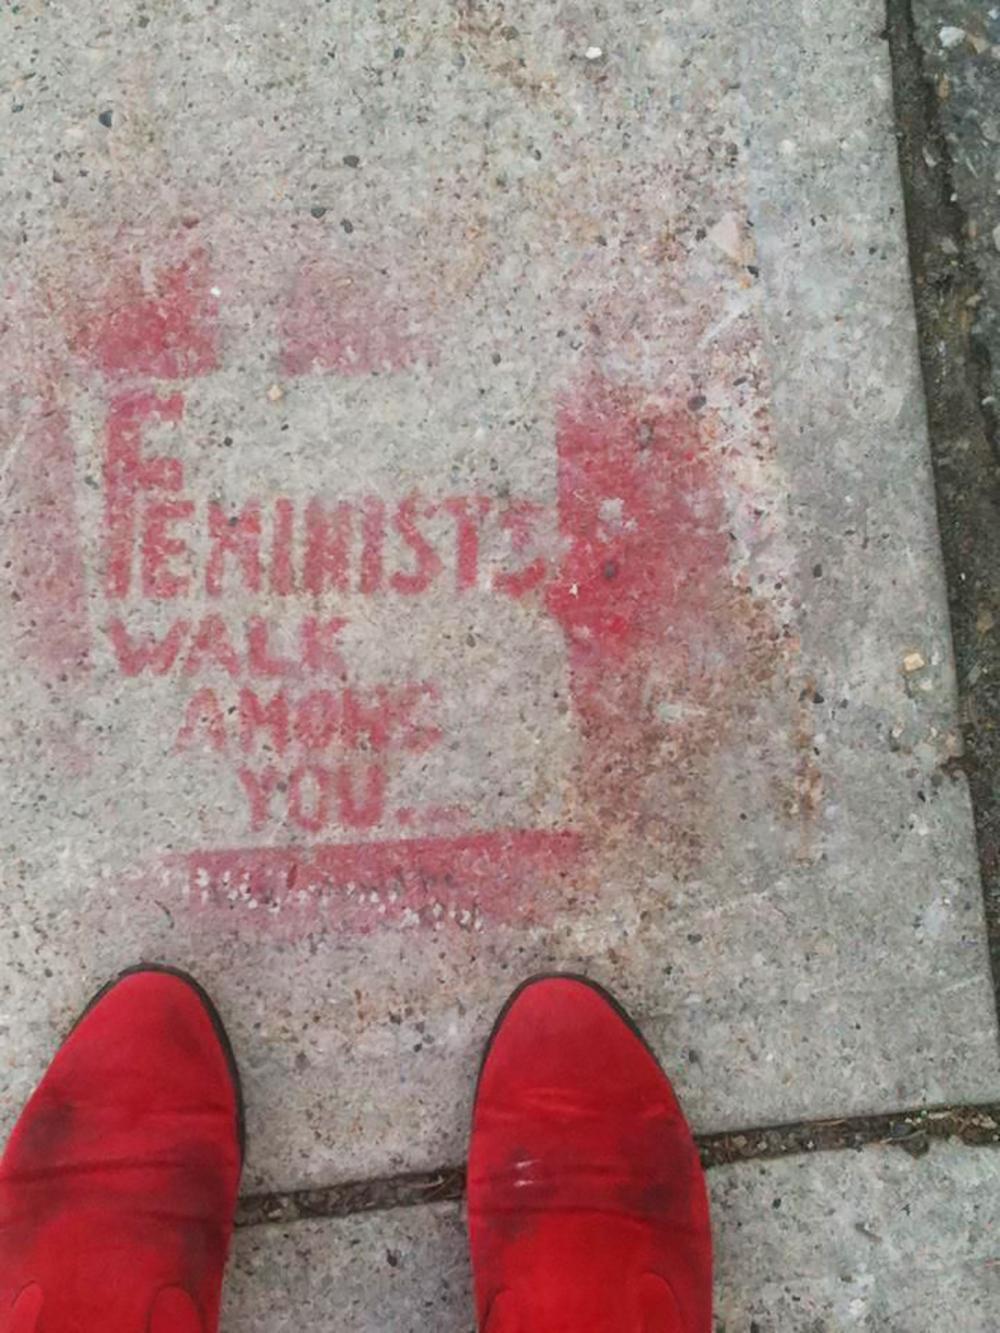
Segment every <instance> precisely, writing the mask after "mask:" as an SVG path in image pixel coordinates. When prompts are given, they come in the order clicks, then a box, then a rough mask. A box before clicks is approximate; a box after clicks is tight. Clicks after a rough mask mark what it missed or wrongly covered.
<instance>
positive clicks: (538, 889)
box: [171, 829, 581, 934]
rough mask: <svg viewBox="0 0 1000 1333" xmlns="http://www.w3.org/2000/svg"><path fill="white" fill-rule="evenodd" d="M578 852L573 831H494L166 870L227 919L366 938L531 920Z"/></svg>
mask: <svg viewBox="0 0 1000 1333" xmlns="http://www.w3.org/2000/svg"><path fill="white" fill-rule="evenodd" d="M580 853H581V845H580V839H579V837H578V835H577V834H575V833H572V832H568V831H555V832H546V831H541V830H523V829H499V830H496V831H493V832H489V833H472V834H467V835H465V836H464V837H453V838H450V837H449V838H412V839H401V840H399V841H395V842H363V843H327V844H323V845H320V846H316V847H306V848H298V847H288V848H285V847H281V848H269V847H247V848H237V849H235V850H222V851H207V852H190V853H187V854H186V855H184V856H183V857H179V858H177V859H176V860H175V861H173V862H172V863H171V864H175V865H176V864H180V865H181V866H182V868H183V871H184V874H185V877H186V882H187V885H188V891H189V895H190V897H189V901H190V904H191V906H192V907H193V908H194V909H195V910H198V909H201V910H203V911H208V912H211V913H218V912H225V913H227V914H233V915H236V916H238V917H239V918H240V920H241V921H244V922H246V923H247V924H249V925H254V926H259V927H260V928H262V929H266V930H272V929H276V928H280V927H281V926H284V927H286V928H289V929H292V930H294V931H296V932H301V931H302V930H304V929H309V928H310V927H311V926H312V925H313V924H314V923H315V922H317V921H318V922H320V923H321V924H322V925H323V926H333V927H334V928H336V929H340V930H346V931H349V932H352V933H359V934H366V933H368V932H369V931H371V930H373V929H376V928H377V927H379V926H382V925H386V924H389V923H393V922H401V923H402V924H413V925H416V924H418V923H419V924H420V925H421V926H423V927H430V928H433V927H434V926H435V925H437V924H438V923H441V925H442V926H445V925H448V926H465V927H466V928H468V927H469V926H471V925H474V924H475V923H476V922H477V921H480V920H482V921H493V922H507V923H510V922H517V923H521V924H525V923H527V922H530V921H533V920H535V919H536V916H537V911H538V906H539V904H541V903H544V902H545V901H546V897H547V896H548V895H551V894H552V893H553V891H554V892H556V893H561V891H562V889H563V887H564V885H565V881H566V880H567V877H568V876H569V875H570V874H571V872H572V871H573V869H574V867H575V865H576V864H577V862H578V860H579V857H580ZM373 895H375V900H374V901H373ZM252 904H256V906H253V905H252ZM414 913H415V914H416V917H417V920H416V921H415V920H414V917H413V914H414Z"/></svg>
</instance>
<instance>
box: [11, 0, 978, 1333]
mask: <svg viewBox="0 0 1000 1333" xmlns="http://www.w3.org/2000/svg"><path fill="white" fill-rule="evenodd" d="M827 10H832V12H827ZM883 22H884V15H883V13H882V9H881V6H880V5H879V4H877V3H873V2H872V0H844V2H843V3H841V4H839V5H837V6H830V7H827V6H812V5H805V4H793V3H791V2H790V0H780V2H779V3H771V4H768V5H764V4H748V3H740V2H738V0H717V2H716V3H713V4H711V5H710V4H708V3H707V2H705V3H703V2H702V0H684V3H681V4H678V5H676V6H672V7H670V10H669V12H668V11H664V10H663V9H662V8H661V7H660V6H657V5H654V4H652V3H648V2H647V0H609V2H607V3H602V4H590V3H582V4H571V3H566V4H558V5H556V6H553V7H547V6H546V7H540V6H532V5H527V4H520V3H509V4H506V5H501V4H499V3H496V4H494V3H483V4H480V3H473V2H472V0H453V2H446V0H427V2H426V3H421V4H419V5H418V4H416V3H413V2H412V0H390V2H389V3H386V4H384V5H380V6H379V7H378V8H377V9H376V8H373V7H371V6H368V5H364V4H359V3H349V4H341V5H338V6H332V5H328V4H324V3H320V0H303V3H301V4H298V5H296V6H288V7H275V6H273V5H265V4H263V3H260V0H249V2H248V0H243V3H240V4H236V3H233V0H221V2H220V3H215V4H211V5H209V4H199V3H191V4H177V3H170V4H167V3H160V0H150V3H148V4H146V5H145V6H144V7H142V8H139V7H136V6H132V5H126V4H123V3H120V0H112V3H109V4H104V5H101V6H97V5H93V4H86V3H84V4H77V5H75V6H72V7H70V6H68V5H65V6H64V5H61V4H52V3H44V4H43V3H30V2H29V3H23V4H21V5H18V6H13V7H11V10H10V12H9V13H8V14H7V15H6V16H5V18H4V26H5V28H6V30H7V32H8V34H9V40H8V42H6V43H5V44H4V45H3V49H2V54H0V62H2V63H3V71H4V80H5V85H6V86H7V87H8V89H9V94H10V99H11V106H10V120H9V122H8V139H7V148H8V165H7V167H6V169H5V174H4V180H3V185H4V190H5V198H4V208H3V219H4V224H5V225H4V232H3V235H4V243H5V258H6V260H7V262H6V264H5V281H4V291H5V321H6V339H5V358H4V366H3V371H2V373H3V375H4V377H5V380H6V383H5V385H4V388H5V393H4V395H3V399H2V402H3V412H4V438H5V453H4V473H3V476H4V500H3V503H4V506H5V515H6V518H7V522H6V523H5V526H4V533H5V553H4V557H3V559H4V563H5V574H6V576H7V579H8V583H9V595H8V598H7V599H5V604H4V605H5V614H6V615H7V618H8V619H7V633H6V634H5V635H4V637H3V642H2V643H0V653H2V654H3V672H4V680H5V683H6V686H7V693H8V707H7V709H6V710H5V717H4V723H3V727H4V733H3V738H2V740H3V743H2V746H0V763H2V765H3V772H4V778H3V781H4V790H5V793H6V795H7V804H8V817H7V825H6V838H5V844H6V845H5V851H6V855H5V856H4V858H3V874H4V876H5V888H4V892H3V897H2V901H0V911H2V913H3V915H2V917H0V920H2V922H3V924H2V928H0V957H2V966H0V1026H2V1027H4V1028H5V1029H6V1030H5V1031H4V1033H3V1040H4V1050H5V1054H6V1060H7V1067H8V1077H7V1078H6V1079H5V1080H4V1084H3V1088H2V1092H0V1120H2V1124H0V1129H2V1130H6V1129H7V1128H8V1127H9V1125H10V1124H11V1123H12V1121H13V1118H14V1116H15V1114H16V1112H17V1109H18V1107H19V1105H20V1103H21V1101H22V1100H23V1098H24V1096H25V1095H26V1093H27V1091H28V1089H29V1088H30V1087H31V1086H32V1084H33V1082H34V1080H35V1079H36V1078H37V1076H38V1074H39V1072H40V1070H41V1069H42V1067H43V1066H44V1064H45V1062H46V1060H47V1058H48V1053H49V1051H50V1050H51V1047H52V1045H53V1043H54V1042H55V1041H56V1039H57V1037H58V1035H59V1034H60V1033H61V1032H62V1031H63V1030H65V1027H66V1025H67V1023H68V1022H69V1021H70V1019H71V1017H72V1016H73V1014H74V1013H75V1012H76V1011H77V1010H79V1008H80V1007H81V1006H82V1004H83V1003H84V1002H85V1000H86V998H87V997H88V995H89V993H90V992H91V991H92V990H93V989H95V988H96V986H97V985H98V984H100V982H101V981H102V980H103V979H104V978H105V977H106V976H107V975H108V974H109V973H112V972H113V971H114V970H115V969H117V968H119V967H121V966H123V965H125V964H127V963H129V962H132V961H134V960H135V959H137V958H140V957H141V958H157V959H161V960H164V961H169V962H171V963H173V964H176V965H179V966H182V967H185V968H188V969H190V970H191V971H193V972H195V973H196V974H197V975H198V976H199V978H200V979H201V980H202V981H203V982H204V984H205V985H206V986H207V987H208V988H209V989H210V990H211V991H212V992H213V994H214V995H215V997H216V998H217V1000H218V1002H219V1005H220V1007H221V1009H222V1011H223V1013H224V1014H225V1016H226V1020H227V1023H228V1025H229V1027H230V1029H231V1033H232V1036H233V1040H234V1044H235V1047H236V1050H237V1052H238V1055H239V1058H240V1062H241V1066H242V1069H243V1072H244V1077H245V1083H246V1092H247V1097H248V1106H249V1136H250V1145H251V1147H250V1158H249V1161H248V1166H247V1175H246V1182H245V1187H246V1190H247V1192H248V1194H252V1195H255V1196H259V1195H264V1196H265V1198H264V1200H263V1202H262V1203H260V1204H259V1206H258V1205H255V1208H256V1212H254V1214H253V1217H254V1219H255V1220H254V1221H253V1224H252V1225H248V1226H247V1227H246V1228H245V1229H244V1230H243V1231H242V1232H241V1235H240V1245H239V1247H238V1254H237V1263H236V1271H235V1273H234V1282H233V1290H232V1303H231V1314H230V1327H232V1328H236V1327H245V1326H247V1325H252V1326H254V1327H260V1328H262V1329H268V1330H271V1329H274V1330H277V1329H283V1328H286V1327H287V1328H291V1327H296V1328H298V1327H301V1326H302V1325H303V1324H305V1323H309V1324H322V1325H323V1326H324V1327H327V1328H331V1329H337V1330H348V1329H352V1330H353V1329H376V1328H378V1329H382V1328H392V1329H407V1328H411V1327H413V1328H416V1327H418V1326H423V1325H424V1324H425V1323H426V1322H427V1319H428V1317H429V1316H431V1317H433V1318H434V1319H435V1321H436V1324H437V1326H438V1327H439V1328H442V1329H451V1328H454V1329H456V1330H458V1329H461V1328H468V1327H469V1325H470V1323H471V1310H470V1308H469V1306H468V1302H467V1294H466V1285H467V1275H466V1273H465V1270H464V1266H463V1265H464V1259H463V1255H462V1247H461V1238H460V1233H459V1226H458V1215H457V1211H456V1208H455V1205H454V1203H450V1202H446V1203H442V1204H440V1205H434V1206H433V1207H431V1206H424V1207H416V1208H412V1209H407V1210H399V1211H394V1212H391V1213H390V1212H386V1213H377V1214H373V1215H372V1216H368V1217H365V1218H347V1219H336V1218H332V1217H331V1218H324V1217H320V1218H318V1219H315V1220H311V1221H305V1220H297V1221H293V1222H291V1223H288V1225H287V1226H286V1225H285V1224H284V1223H282V1224H281V1225H280V1226H279V1225H268V1224H267V1222H266V1218H267V1216H268V1202H267V1201H268V1199H269V1198H271V1197H272V1196H273V1198H274V1200H275V1201H276V1202H275V1207H276V1208H277V1207H278V1203H277V1200H278V1199H279V1198H280V1197H281V1196H284V1195H285V1194H287V1192H288V1191H300V1194H299V1195H298V1196H297V1197H298V1198H299V1199H300V1200H302V1201H304V1202H303V1204H302V1208H301V1209H300V1211H299V1216H300V1217H301V1216H303V1215H304V1213H306V1212H308V1211H309V1208H310V1202H309V1201H310V1200H313V1201H314V1202H315V1201H317V1200H321V1199H322V1198H323V1196H324V1191H326V1190H327V1188H328V1187H336V1186H337V1185H338V1183H342V1182H358V1181H360V1182H365V1181H374V1182H377V1181H382V1182H383V1184H384V1182H386V1181H387V1180H388V1181H390V1182H391V1180H392V1178H394V1177H396V1176H398V1175H404V1176H405V1175H406V1174H408V1173H413V1172H423V1173H428V1175H429V1177H432V1176H433V1173H434V1172H436V1171H437V1170H438V1169H445V1170H449V1169H451V1168H453V1167H455V1166H456V1165H457V1164H458V1163H460V1161H461V1159H462V1156H463V1152H464V1140H465V1133H466V1125H467V1118H468V1112H469V1104H470V1098H471V1090H472V1082H473V1076H474V1070H475V1068H476V1063H477V1059H478V1053H479V1050H480V1047H481V1044H482V1041H483V1039H484V1036H485V1034H486V1032H487V1031H488V1029H489V1026H490V1023H491V1021H492V1018H493V1015H494V1013H495V1011H496V1010H497V1008H498V1007H499V1005H500V1003H501V1002H502V1000H503V999H504V997H505V995H506V993H507V991H508V990H509V989H510V988H511V987H512V986H513V984H514V983H515V982H516V981H518V980H520V979H521V978H522V977H523V976H524V975H526V974H528V973H530V972H533V971H537V970H540V969H550V968H562V967H568V968H573V969H575V970H583V971H587V972H589V973H590V974H591V975H593V976H594V977H595V978H596V979H598V980H600V981H602V982H603V983H605V984H607V985H609V986H610V987H611V988H612V989H614V990H616V991H617V992H618V994H619V995H620V996H621V998H622V999H623V1001H624V1002H625V1003H626V1004H627V1005H628V1006H629V1007H630V1008H631V1009H632V1010H633V1012H634V1013H635V1015H636V1017H637V1019H638V1020H639V1021H640V1023H641V1024H642V1026H643V1028H644V1030H645V1031H646V1033H647V1035H648V1037H649V1038H650V1040H651V1042H652V1044H653V1045H654V1046H655V1047H656V1049H657V1050H658V1052H659V1053H660V1055H661V1056H662V1058H663V1060H664V1063H665V1065H666V1066H667V1067H668V1069H669V1070H670V1071H671V1073H672V1074H673V1076H674V1077H675V1081H676V1084H677V1086H678V1090H679V1092H680V1094H681V1096H682V1098H683V1100H684V1102H685V1105H686V1107H687V1109H688V1111H689V1113H690V1116H691V1118H692V1120H693V1122H694V1124H695V1126H696V1128H697V1129H698V1130H699V1131H701V1132H702V1133H705V1134H708V1133H717V1132H721V1131H729V1130H731V1131H733V1132H734V1135H735V1136H736V1137H742V1138H743V1140H744V1149H746V1151H743V1150H742V1149H741V1150H740V1152H739V1153H738V1155H739V1156H740V1157H745V1158H747V1159H748V1160H743V1161H740V1162H739V1163H736V1164H731V1165H724V1166H719V1167H718V1168H717V1170H716V1171H715V1173H714V1174H713V1181H714V1189H715V1194H716V1203H717V1207H716V1222H717V1230H718V1246H719V1254H720V1283H721V1289H720V1297H719V1308H720V1323H719V1327H720V1329H725V1330H728V1333H734V1330H744V1329H752V1328H757V1329H759V1330H761V1331H762V1333H763V1330H769V1329H772V1328H774V1329H778V1328H781V1329H782V1330H789V1329H793V1330H798V1329H801V1330H816V1329H820V1328H824V1329H825V1328H831V1329H841V1328H843V1329H854V1328H857V1329H906V1330H910V1329H913V1330H919V1329H924V1328H926V1329H931V1328H936V1327H938V1326H939V1324H940V1323H941V1322H942V1321H943V1319H944V1318H948V1319H949V1320H950V1322H951V1323H952V1325H953V1326H954V1327H955V1328H956V1329H969V1330H975V1329H984V1330H985V1329H987V1328H992V1327H994V1326H995V1325H996V1322H997V1314H996V1312H997V1309H998V1306H1000V1293H998V1291H997V1277H996V1274H997V1272H998V1269H997V1267H996V1254H995V1242H993V1249H992V1250H991V1248H990V1242H989V1241H988V1240H987V1239H985V1237H987V1236H988V1235H989V1229H990V1224H991V1222H992V1226H993V1231H994V1233H995V1231H996V1223H997V1220H998V1218H997V1206H998V1205H997V1189H996V1186H997V1165H996V1163H997V1158H996V1156H995V1154H993V1150H992V1149H990V1148H989V1147H985V1146H982V1147H972V1146H961V1145H958V1144H951V1145H948V1144H935V1146H934V1148H933V1149H932V1151H931V1152H930V1154H929V1155H927V1156H925V1157H922V1158H920V1159H919V1160H917V1159H912V1160H911V1158H909V1157H906V1156H905V1155H903V1154H900V1153H898V1152H896V1151H893V1152H892V1153H888V1152H884V1151H882V1150H880V1149H878V1148H877V1147H875V1146H869V1147H867V1148H865V1150H864V1151H863V1152H862V1153H861V1154H860V1155H854V1154H852V1153H849V1152H847V1151H846V1150H844V1151H841V1152H838V1153H831V1154H830V1155H824V1156H822V1157H815V1158H808V1157H806V1158H802V1159H799V1158H794V1157H782V1158H780V1159H779V1160H775V1161H772V1162H768V1163H766V1164H765V1163H762V1162H754V1161H753V1160H749V1159H752V1158H753V1155H754V1154H753V1144H754V1143H755V1142H757V1141H758V1139H759V1137H760V1136H759V1133H758V1130H757V1128H755V1127H760V1126H766V1125H775V1124H781V1123H784V1122H789V1121H808V1122H812V1121H831V1120H833V1121H838V1120H841V1119H844V1118H853V1123H854V1124H855V1125H856V1126H860V1127H861V1129H859V1133H861V1137H862V1139H863V1141H864V1142H866V1143H869V1144H873V1143H874V1141H875V1138H876V1137H877V1136H875V1135H874V1134H873V1133H870V1132H863V1127H864V1125H865V1124H866V1123H869V1121H868V1118H869V1117H874V1116H879V1115H889V1116H890V1117H892V1116H898V1117H899V1118H900V1119H901V1120H902V1119H903V1118H905V1116H906V1115H907V1114H908V1113H918V1112H920V1110H921V1109H924V1108H953V1110H952V1111H949V1112H948V1114H954V1109H955V1108H957V1110H958V1111H959V1112H960V1113H961V1116H965V1117H966V1119H968V1117H969V1116H971V1117H973V1120H975V1117H979V1120H978V1121H976V1123H975V1124H974V1125H973V1132H971V1133H970V1134H967V1135H965V1137H967V1138H973V1139H977V1140H978V1141H980V1142H981V1143H984V1144H986V1143H989V1142H990V1141H991V1140H992V1141H995V1139H996V1137H997V1133H996V1124H995V1121H994V1119H993V1116H994V1113H995V1105H996V1104H997V1103H1000V1050H998V1044H997V1026H996V1011H995V1008H994V997H993V990H992V985H991V980H990V975H989V967H988V960H987V950H986V938H985V931H984V920H983V911H982V896H981V889H980V879H979V871H978V864H977V855H976V846H975V840H974V836H973V821H972V816H971V810H970V804H969V797H968V791H967V787H966V784H965V780H964V778H963V777H962V775H961V773H960V772H956V765H955V759H956V757H957V756H958V754H959V752H960V749H961V742H960V736H959V730H958V726H957V716H956V697H955V679H954V670H953V661H952V652H951V645H950V640H949V631H948V615H947V604H946V598H945V591H944V581H943V573H942V565H941V555H940V548H939V540H938V534H937V529H936V523H935V508H934V494H933V485H932V478H931V472H930V462H929V454H928V448H927V438H926V428H925V408H924V400H923V395H922V390H921V384H920V375H919V364H918V356H917V343H916V337H915V325H914V317H913V307H912V298H911V291H910V286H909V274H908V267H907V257H906V244H905V223H904V216H903V207H902V196H901V191H900V185H899V179H898V170H897V162H896V144H895V137H894V128H893V109H892V90H891V79H890V67H889V57H888V49H887V45H886V42H885V40H884V35H883V33H882V28H883ZM969 1107H972V1108H977V1107H980V1108H982V1109H979V1110H976V1109H973V1110H971V1111H969V1110H967V1109H966V1108H969ZM960 1118H961V1117H960ZM948 1123H949V1124H950V1123H951V1121H948ZM955 1123H956V1124H957V1123H958V1121H957V1120H956V1122H955ZM962 1123H965V1122H964V1121H963V1122H962ZM744 1131H745V1132H744ZM835 1140H836V1136H834V1138H833V1139H832V1140H831V1141H830V1143H829V1144H827V1145H826V1146H831V1147H834V1146H836V1142H835ZM842 1141H843V1143H845V1144H846V1143H848V1142H849V1141H850V1135H848V1134H846V1133H845V1135H844V1136H843V1140H842ZM991 1154H992V1155H991ZM373 1188H374V1186H373ZM302 1191H304V1193H301V1192H302ZM310 1192H312V1193H310ZM356 1197H357V1198H358V1199H359V1200H361V1201H362V1202H361V1203H359V1207H364V1206H365V1205H364V1203H363V1200H364V1197H365V1187H364V1186H363V1185H362V1187H361V1188H360V1192H359V1193H358V1194H357V1196H356ZM779 1198H780V1200H781V1203H780V1204H776V1203H775V1200H776V1199H779ZM258 1202H259V1201H258ZM320 1211H322V1208H320ZM387 1255H396V1260H393V1259H391V1258H388V1257H387ZM380 1256H381V1258H380ZM913 1269H917V1270H919V1275H918V1278H915V1277H914V1273H913ZM921 1284H924V1285H921ZM922 1293H926V1295H922ZM991 1298H992V1299H991ZM963 1320H964V1321H965V1322H962V1321H963Z"/></svg>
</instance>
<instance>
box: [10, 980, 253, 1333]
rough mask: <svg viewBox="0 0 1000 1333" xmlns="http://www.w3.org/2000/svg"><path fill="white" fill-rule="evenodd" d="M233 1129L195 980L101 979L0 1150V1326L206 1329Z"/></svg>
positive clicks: (215, 1022) (215, 1302) (97, 1330)
mask: <svg viewBox="0 0 1000 1333" xmlns="http://www.w3.org/2000/svg"><path fill="white" fill-rule="evenodd" d="M242 1136H243V1129H242V1105H241V1099H240V1091H239V1080H238V1075H237V1072H236V1065H235V1063H234V1061H233V1057H232V1052H231V1050H230V1047H229V1042H228V1040H227V1039H226V1035H225V1032H224V1031H223V1028H222V1024H221V1022H220V1020H219V1018H218V1015H217V1014H216V1012H215V1010H214V1008H213V1007H212V1004H211V1001H210V1000H209V999H208V997H207V996H206V995H205V994H204V992H203V991H202V990H201V989H200V988H199V987H198V986H197V985H196V984H195V983H194V982H193V981H191V980H190V979H189V978H187V977H185V976H183V975H181V974H179V973H175V972H171V971H168V970H166V969H162V968H137V969H136V970H134V971H131V972H126V973H124V974H123V975H122V976H121V977H119V978H118V980H117V981H115V982H113V983H112V984H111V985H110V986H108V987H105V989H104V990H103V991H102V992H101V993H100V995H98V996H97V998H96V999H95V1000H94V1001H93V1003H92V1004H91V1006H90V1007H89V1008H88V1010H87V1011H86V1013H85V1014H84V1015H83V1017H82V1018H81V1019H80V1021H79V1022H78V1023H77V1025H76V1027H75V1028H74V1029H73V1031H72V1032H71V1033H70V1035H69V1037H68V1038H67V1039H66V1041H65V1042H64V1044H63V1045H62V1047H61V1048H60V1050H59V1051H58V1053H57V1055H56V1057H55V1059H54V1060H53V1062H52V1064H51V1065H50V1066H49V1069H48V1072H47V1073H46V1075H45V1077H44V1078H43V1079H42V1081H41V1083H40V1084H39V1086H38V1088H37V1089H36V1090H35V1093H34V1095H33V1096H32V1098H31V1100H30V1101H29V1102H28V1105H27V1106H26V1108H25V1110H24V1112H23V1114H22V1115H21V1118H20V1120H19V1121H18V1123H17V1125H16V1126H15V1129H14V1132H13V1134H12V1135H11V1138H10V1142H9V1143H8V1145H7V1150H6V1152H5V1154H4V1156H3V1159H2V1161H0V1333H215V1329H216V1327H217V1324H218V1314H219V1294H220V1288H221V1285H222V1271H223V1268H224V1266H225V1262H226V1252H227V1250H228V1248H229V1238H230V1235H231V1233H232V1226H233V1212H234V1209H235V1206H236V1189H237V1185H238V1182H239V1175H240V1166H241V1161H242Z"/></svg>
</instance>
